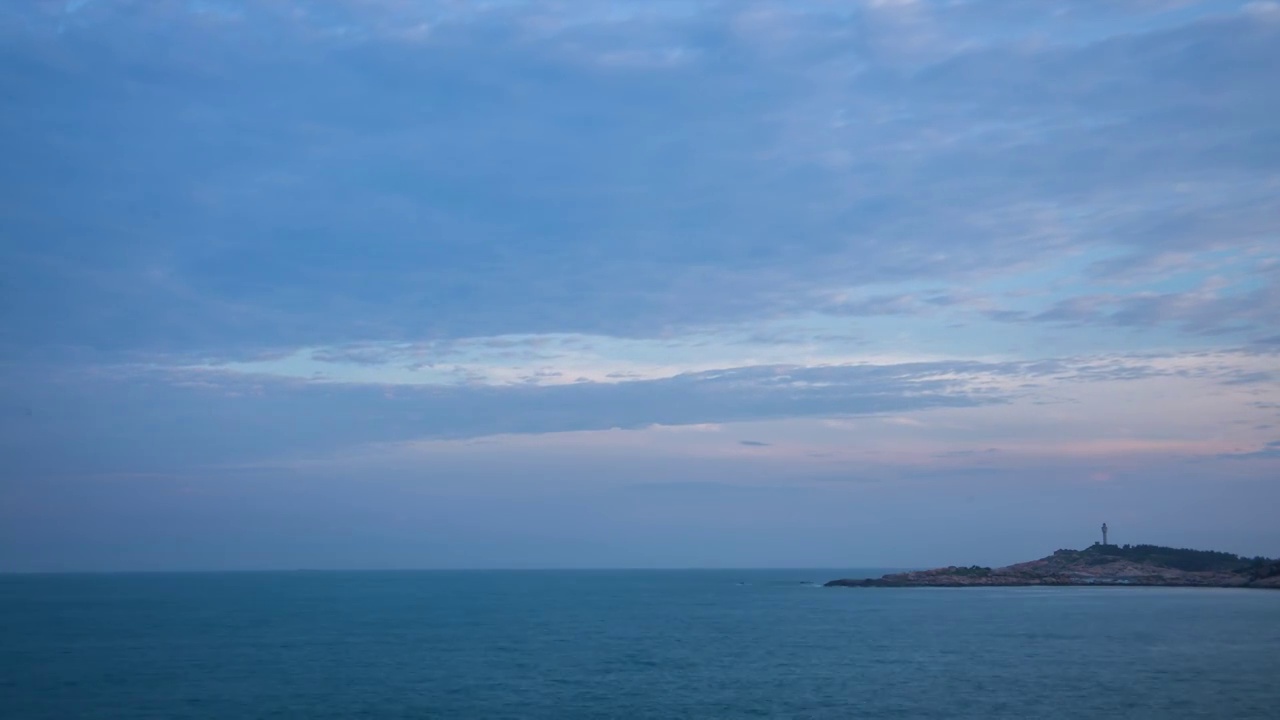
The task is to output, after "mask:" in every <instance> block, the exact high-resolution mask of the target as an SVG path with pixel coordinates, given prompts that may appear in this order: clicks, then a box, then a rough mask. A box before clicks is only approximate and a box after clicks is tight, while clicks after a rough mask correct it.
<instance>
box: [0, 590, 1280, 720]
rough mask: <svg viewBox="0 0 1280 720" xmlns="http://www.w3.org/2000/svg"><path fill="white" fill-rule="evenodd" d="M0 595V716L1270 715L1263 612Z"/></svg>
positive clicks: (616, 594)
mask: <svg viewBox="0 0 1280 720" xmlns="http://www.w3.org/2000/svg"><path fill="white" fill-rule="evenodd" d="M881 572H883V571H881V570H860V571H859V570H715V571H692V570H690V571H528V572H525V571H493V572H489V571H474V572H470V571H468V572H279V573H274V572H263V573H225V574H218V573H208V574H136V575H131V574H119V575H115V574H104V575H10V576H0V718H4V719H5V720H40V719H44V718H49V719H56V720H67V719H76V718H83V719H90V718H112V719H120V718H165V719H173V718H202V719H204V718H208V719H212V718H219V719H222V718H308V719H309V718H450V719H452V718H458V719H464V718H548V719H552V718H554V719H556V720H572V719H575V718H625V719H631V718H984V719H985V718H1234V719H1240V718H1267V719H1269V720H1275V719H1276V718H1280V592H1274V591H1262V590H1223V589H1174V588H1123V587H1099V588H824V587H821V582H823V581H825V580H828V579H831V578H835V577H842V576H843V577H851V576H852V577H862V576H878V575H879V574H880V573H881Z"/></svg>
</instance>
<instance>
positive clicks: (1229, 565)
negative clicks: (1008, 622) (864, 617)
mask: <svg viewBox="0 0 1280 720" xmlns="http://www.w3.org/2000/svg"><path fill="white" fill-rule="evenodd" d="M1025 585H1044V586H1063V585H1072V586H1077V585H1104V586H1114V585H1119V586H1158V587H1224V588H1270V589H1280V560H1273V559H1270V558H1265V557H1255V558H1244V557H1240V556H1238V555H1233V554H1231V553H1225V552H1214V551H1211V550H1188V549H1185V548H1170V547H1162V546H1159V545H1109V544H1106V543H1094V544H1093V545H1092V546H1090V547H1088V548H1085V549H1084V550H1058V551H1056V552H1054V553H1053V554H1052V555H1050V556H1048V557H1044V558H1040V559H1039V560H1032V561H1030V562H1024V563H1018V564H1016V565H1009V566H1007V567H1000V568H989V567H980V566H977V565H972V566H969V567H956V566H951V567H944V568H935V569H933V570H918V571H913V572H901V573H893V574H890V575H885V576H883V577H879V578H850V579H842V580H832V581H831V582H828V583H826V586H827V587H1012V586H1025Z"/></svg>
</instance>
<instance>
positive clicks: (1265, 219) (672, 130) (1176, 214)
mask: <svg viewBox="0 0 1280 720" xmlns="http://www.w3.org/2000/svg"><path fill="white" fill-rule="evenodd" d="M40 7H41V6H36V5H32V6H31V8H30V9H28V10H26V11H24V12H25V14H27V15H28V16H29V17H28V18H26V20H27V22H26V24H25V25H22V24H19V23H15V22H13V21H10V22H9V24H7V25H6V33H7V35H6V37H9V38H10V39H11V40H12V42H11V43H10V45H9V48H10V49H9V50H8V52H9V53H10V55H11V56H12V57H14V58H15V61H16V62H21V63H22V64H23V67H25V68H27V70H26V71H24V72H23V73H21V74H15V75H10V76H7V77H6V78H5V80H4V81H3V82H4V83H5V91H6V94H7V95H8V96H9V97H12V98H13V100H14V102H17V103H21V104H23V106H24V107H28V108H30V109H31V112H29V113H22V114H14V115H11V116H9V117H8V118H6V120H5V121H4V123H5V125H4V127H3V130H4V133H3V137H4V138H5V140H4V141H3V142H4V147H3V148H2V149H3V150H4V152H5V154H6V156H7V157H9V158H10V159H11V162H10V164H9V167H10V170H9V171H7V172H6V174H5V177H4V178H0V180H3V184H4V187H3V189H4V190H5V192H6V193H7V194H8V196H9V197H11V198H12V200H11V205H10V207H11V208H12V211H11V212H8V213H6V215H5V216H4V218H3V223H4V227H3V229H4V231H5V234H6V236H8V237H11V238H14V239H15V244H14V246H13V249H12V252H11V253H10V256H9V257H8V258H7V259H8V260H9V262H7V263H6V264H5V265H6V269H5V271H4V272H5V275H4V282H5V287H6V288H8V290H7V295H8V300H7V301H6V303H5V305H4V307H5V310H4V311H3V312H4V313H5V316H4V319H5V324H6V326H7V327H8V330H7V331H6V334H5V336H4V341H5V342H6V343H7V344H9V345H10V346H33V345H35V346H41V347H44V348H53V347H54V346H67V345H81V346H85V345H87V346H91V347H94V348H99V349H102V350H107V351H113V352H122V351H145V352H176V351H182V352H205V353H209V352H219V353H237V352H244V351H247V350H248V349H252V348H265V347H281V346H286V347H299V346H329V345H343V344H347V343H352V342H361V341H365V340H378V341H405V342H420V341H425V340H434V339H444V338H460V337H469V336H476V335H503V334H511V333H535V334H536V333H553V332H581V333H595V334H605V335H619V336H653V335H655V334H659V333H661V332H663V331H664V330H665V329H669V328H671V327H673V326H682V327H686V328H688V327H695V326H706V325H708V324H716V323H724V322H741V321H747V320H749V319H751V318H755V317H759V316H761V315H769V316H775V317H776V316H789V315H798V314H803V313H808V312H819V313H832V314H834V315H836V316H841V315H843V316H849V317H878V316H882V315H897V314H902V313H912V312H917V311H920V310H921V308H920V307H919V300H917V299H915V298H914V297H913V295H912V293H910V292H908V293H897V292H888V293H881V292H878V291H877V290H875V289H874V288H872V287H871V286H873V285H874V284H877V283H885V282H894V281H901V282H913V281H927V282H930V283H931V284H932V285H933V286H934V287H939V288H941V287H945V286H947V285H952V286H956V285H965V284H967V283H971V282H973V281H974V280H975V279H976V278H982V277H991V276H992V275H1001V274H1007V273H1017V272H1018V271H1019V269H1021V268H1024V267H1026V266H1027V264H1028V263H1036V262H1051V261H1053V260H1054V259H1055V258H1060V257H1062V256H1063V254H1064V253H1068V252H1070V251H1071V250H1072V249H1073V248H1078V247H1080V246H1082V245H1091V244H1103V245H1115V246H1118V247H1120V248H1122V249H1125V250H1126V251H1127V252H1130V253H1132V254H1134V256H1135V257H1137V258H1142V257H1155V256H1157V255H1159V254H1161V253H1166V252H1168V251H1169V250H1170V249H1171V248H1182V249H1189V250H1194V249H1197V248H1204V247H1210V246H1213V247H1219V246H1223V245H1224V244H1225V245H1228V246H1230V245H1231V244H1233V243H1240V242H1245V241H1246V239H1249V241H1254V240H1256V238H1258V237H1260V236H1262V235H1261V234H1265V233H1266V232H1268V231H1270V230H1273V229H1274V225H1273V220H1272V218H1274V217H1275V212H1274V211H1275V202H1274V198H1275V197H1276V194H1275V192H1274V187H1273V185H1274V179H1273V178H1272V176H1273V175H1274V172H1275V169H1276V167H1277V164H1278V163H1280V156H1277V155H1276V154H1275V152H1273V148H1274V147H1276V146H1277V145H1276V143H1275V142H1273V140H1274V138H1273V137H1272V136H1273V135H1274V129H1273V123H1272V121H1271V119H1272V118H1274V116H1275V112H1276V111H1277V110H1278V109H1280V108H1278V107H1277V106H1276V104H1275V100H1274V93H1269V92H1266V90H1267V89H1269V87H1270V78H1271V77H1273V76H1274V75H1275V74H1276V72H1275V71H1276V70H1277V67H1278V66H1277V63H1278V62H1280V52H1277V50H1276V48H1277V47H1280V43H1277V42H1275V40H1276V32H1277V29H1276V26H1275V24H1274V23H1267V22H1263V21H1261V20H1260V19H1259V17H1258V14H1257V13H1252V14H1249V13H1245V14H1236V15H1232V14H1223V15H1217V16H1213V15H1211V14H1206V12H1207V11H1201V10H1194V11H1193V10H1188V11H1186V12H1184V13H1182V14H1180V15H1176V16H1174V15H1169V16H1167V17H1166V16H1165V15H1163V14H1162V13H1163V12H1164V11H1163V10H1161V9H1159V8H1157V7H1155V6H1149V5H1142V4H1126V5H1119V6H1117V7H1115V8H1108V9H1105V10H1102V9H1093V10H1089V11H1086V10H1076V11H1073V12H1071V13H1068V14H1067V15H1066V16H1064V18H1060V19H1057V20H1053V19H1052V18H1051V17H1050V14H1049V13H1047V11H1044V10H1042V9H1037V10H1030V9H1028V10H1018V9H1015V8H1012V7H1010V6H1009V5H1008V4H1004V3H994V2H986V3H973V4H967V5H966V6H965V7H959V6H957V7H955V8H944V7H942V6H933V5H925V4H921V3H916V4H910V5H894V4H870V5H866V6H864V7H861V8H860V9H857V10H855V11H853V12H852V13H850V14H847V15H845V16H840V15H838V14H833V13H830V12H828V10H827V9H824V8H823V6H821V5H816V4H815V5H811V4H802V5H792V4H788V5H785V6H784V5H778V4H763V5H758V6H755V7H754V9H752V10H750V11H748V10H742V11H728V10H724V9H721V10H715V9H709V8H701V7H688V6H683V5H680V4H674V5H670V6H667V5H663V6H662V7H661V8H657V7H655V8H653V9H648V8H641V7H639V6H633V5H624V6H618V8H614V9H611V10H610V11H608V12H604V11H602V10H591V9H589V8H586V7H585V6H584V7H582V8H577V9H568V8H557V7H554V6H551V5H547V4H541V3H513V4H494V5H477V6H475V7H474V8H463V7H462V6H460V5H458V4H456V3H425V4H404V3H392V2H379V3H339V4H326V5H324V6H320V5H303V6H302V10H301V11H300V12H297V13H293V14H288V13H282V12H278V11H276V10H272V9H270V8H267V7H266V6H254V5H244V6H240V5H236V6H235V7H236V8H237V10H236V12H237V13H238V14H239V15H242V16H243V17H241V18H240V19H239V20H237V21H236V22H233V23H223V24H217V25H209V24H208V23H206V22H205V21H204V20H202V19H201V18H205V17H206V16H207V15H208V13H207V12H197V13H184V12H182V11H179V10H176V9H174V8H176V7H178V6H170V5H163V6H162V5H156V6H154V7H152V6H147V7H146V8H143V9H141V10H138V11H136V12H134V11H130V12H127V13H126V12H124V11H123V10H121V9H120V6H118V5H113V4H111V3H95V4H92V5H89V6H86V7H84V8H82V9H81V10H80V11H79V12H78V13H76V14H75V20H76V22H77V23H79V24H78V25H75V26H74V27H70V26H69V27H68V30H67V32H64V33H63V34H62V35H59V36H56V38H55V37H51V36H48V35H42V34H40V33H39V32H37V31H36V30H35V29H38V28H39V27H41V25H40V22H41V18H42V17H43V18H45V20H47V22H55V21H56V22H64V19H63V18H62V16H61V15H57V17H56V18H55V17H54V16H53V15H48V16H45V15H44V11H43V10H41V9H40ZM208 7H213V5H209V6H208ZM227 7H231V6H230V5H228V6H227ZM620 8H627V9H626V10H622V9H620ZM1090 13H1096V16H1092V17H1091V15H1090ZM1178 18H1180V19H1178ZM868 19H870V20H873V21H874V22H869V23H868V22H866V21H867V20H868ZM1051 20H1052V22H1054V23H1059V24H1058V25H1051V24H1048V23H1050V21H1051ZM1104 21H1105V22H1104ZM1106 23H1111V24H1112V26H1113V27H1115V28H1122V29H1123V31H1116V32H1114V33H1112V34H1107V33H1106V32H1104V30H1103V28H1105V27H1107V25H1106ZM160 24H164V25H165V27H166V31H165V32H164V33H155V32H154V30H155V28H156V27H158V26H159V25H160ZM423 24H425V26H426V27H428V28H432V30H431V31H430V32H427V33H426V34H425V35H424V36H423V37H421V38H415V39H413V41H412V42H410V41H408V40H407V39H406V38H404V37H401V34H402V33H401V31H402V30H403V28H406V27H409V28H412V27H418V26H420V25H423ZM20 27H27V28H35V29H29V30H27V31H22V30H20V29H19V28H20ZM441 27H447V28H448V32H439V33H438V32H435V30H434V29H435V28H441ZM1057 27H1061V28H1065V30H1064V32H1063V34H1062V35H1060V36H1058V37H1056V38H1054V39H1053V41H1052V42H1040V43H1038V44H1036V43H1029V42H1028V40H1027V39H1028V38H1033V37H1038V36H1039V34H1040V33H1042V32H1044V31H1045V30H1046V29H1047V28H1057ZM249 28H254V29H255V30H256V31H257V32H251V31H250V30H249ZM1086 29H1087V30H1088V32H1086ZM1072 33H1077V34H1072ZM262 37H271V38H272V41H271V42H270V43H265V42H263V41H262V40H261V39H260V38H262ZM166 38H167V39H166ZM54 49H56V52H55V51H54ZM677 57H678V58H680V61H679V62H678V63H672V62H669V59H670V58H677ZM301 58H311V59H310V60H305V61H304V60H302V59H301ZM627 58H630V60H626V59H627ZM664 58H666V59H664ZM623 60H626V62H623ZM623 65H625V66H626V67H622V66H623ZM458 67H466V68H468V72H467V73H465V74H459V73H457V72H455V69H456V68H458ZM907 67H910V68H913V70H912V71H911V72H904V68H907ZM659 72H660V73H661V74H660V75H655V74H654V73H659ZM117 77H127V78H129V80H130V82H132V83H135V84H136V85H137V87H139V88H143V90H141V91H140V92H139V93H132V92H130V93H126V92H125V91H124V90H123V89H120V88H124V87H126V85H125V84H120V83H114V82H111V78H117ZM742 77H752V78H753V82H752V83H750V84H749V85H743V84H742V83H741V82H739V80H738V79H739V78H742ZM1048 78H1052V79H1053V81H1052V82H1048V81H1047V79H1048ZM1171 78H1172V80H1171ZM82 88H94V89H95V90H94V91H93V92H80V91H79V90H78V89H82ZM113 88H115V89H113ZM38 117H39V118H46V120H40V121H37V120H36V118H38ZM1156 154H1158V156H1159V158H1160V162H1159V163H1153V162H1151V158H1152V157H1155V156H1156ZM51 158H58V161H57V162H56V163H53V162H50V160H51ZM59 168H62V169H59ZM59 173H61V174H59ZM87 235H93V236H94V237H95V241H94V243H93V244H92V246H89V245H85V241H84V240H83V238H85V237H86V236H87ZM93 247H96V248H98V250H93V249H92V248H93ZM85 248H89V249H87V250H85ZM82 250H84V251H82ZM1135 262H1141V260H1135ZM1268 282H1269V283H1272V284H1274V279H1271V280H1268ZM849 288H854V289H858V288H864V289H866V291H865V292H858V293H855V294H853V295H850V296H849V297H850V298H851V299H850V300H849V301H848V302H846V303H844V304H840V303H837V304H834V305H833V304H830V303H829V300H828V298H830V297H832V296H833V295H832V294H833V293H835V294H840V293H844V292H846V291H847V290H848V289H849ZM1116 302H1117V303H1120V304H1121V305H1122V307H1118V308H1117V309H1115V310H1114V311H1113V312H1112V313H1111V317H1113V318H1114V321H1115V322H1118V323H1121V324H1125V323H1131V324H1139V323H1142V322H1144V321H1145V319H1146V318H1149V317H1152V316H1156V315H1161V314H1162V313H1164V314H1168V313H1171V312H1172V313H1176V312H1178V311H1177V309H1176V308H1172V309H1171V308H1169V307H1168V306H1167V305H1168V303H1170V302H1174V300H1172V299H1171V300H1158V299H1157V300H1152V299H1146V298H1142V297H1136V298H1133V299H1126V298H1123V297H1119V298H1116ZM1126 303H1127V305H1126ZM52 318H57V321H56V322H51V321H49V320H50V319H52ZM1130 318H1131V319H1130ZM1189 322H1191V324H1192V325H1193V326H1194V325H1195V324H1196V323H1195V321H1194V319H1193V320H1191V321H1189Z"/></svg>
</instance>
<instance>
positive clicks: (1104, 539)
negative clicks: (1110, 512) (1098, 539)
mask: <svg viewBox="0 0 1280 720" xmlns="http://www.w3.org/2000/svg"><path fill="white" fill-rule="evenodd" d="M1102 544H1103V545H1106V544H1107V524H1106V523H1102Z"/></svg>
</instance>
